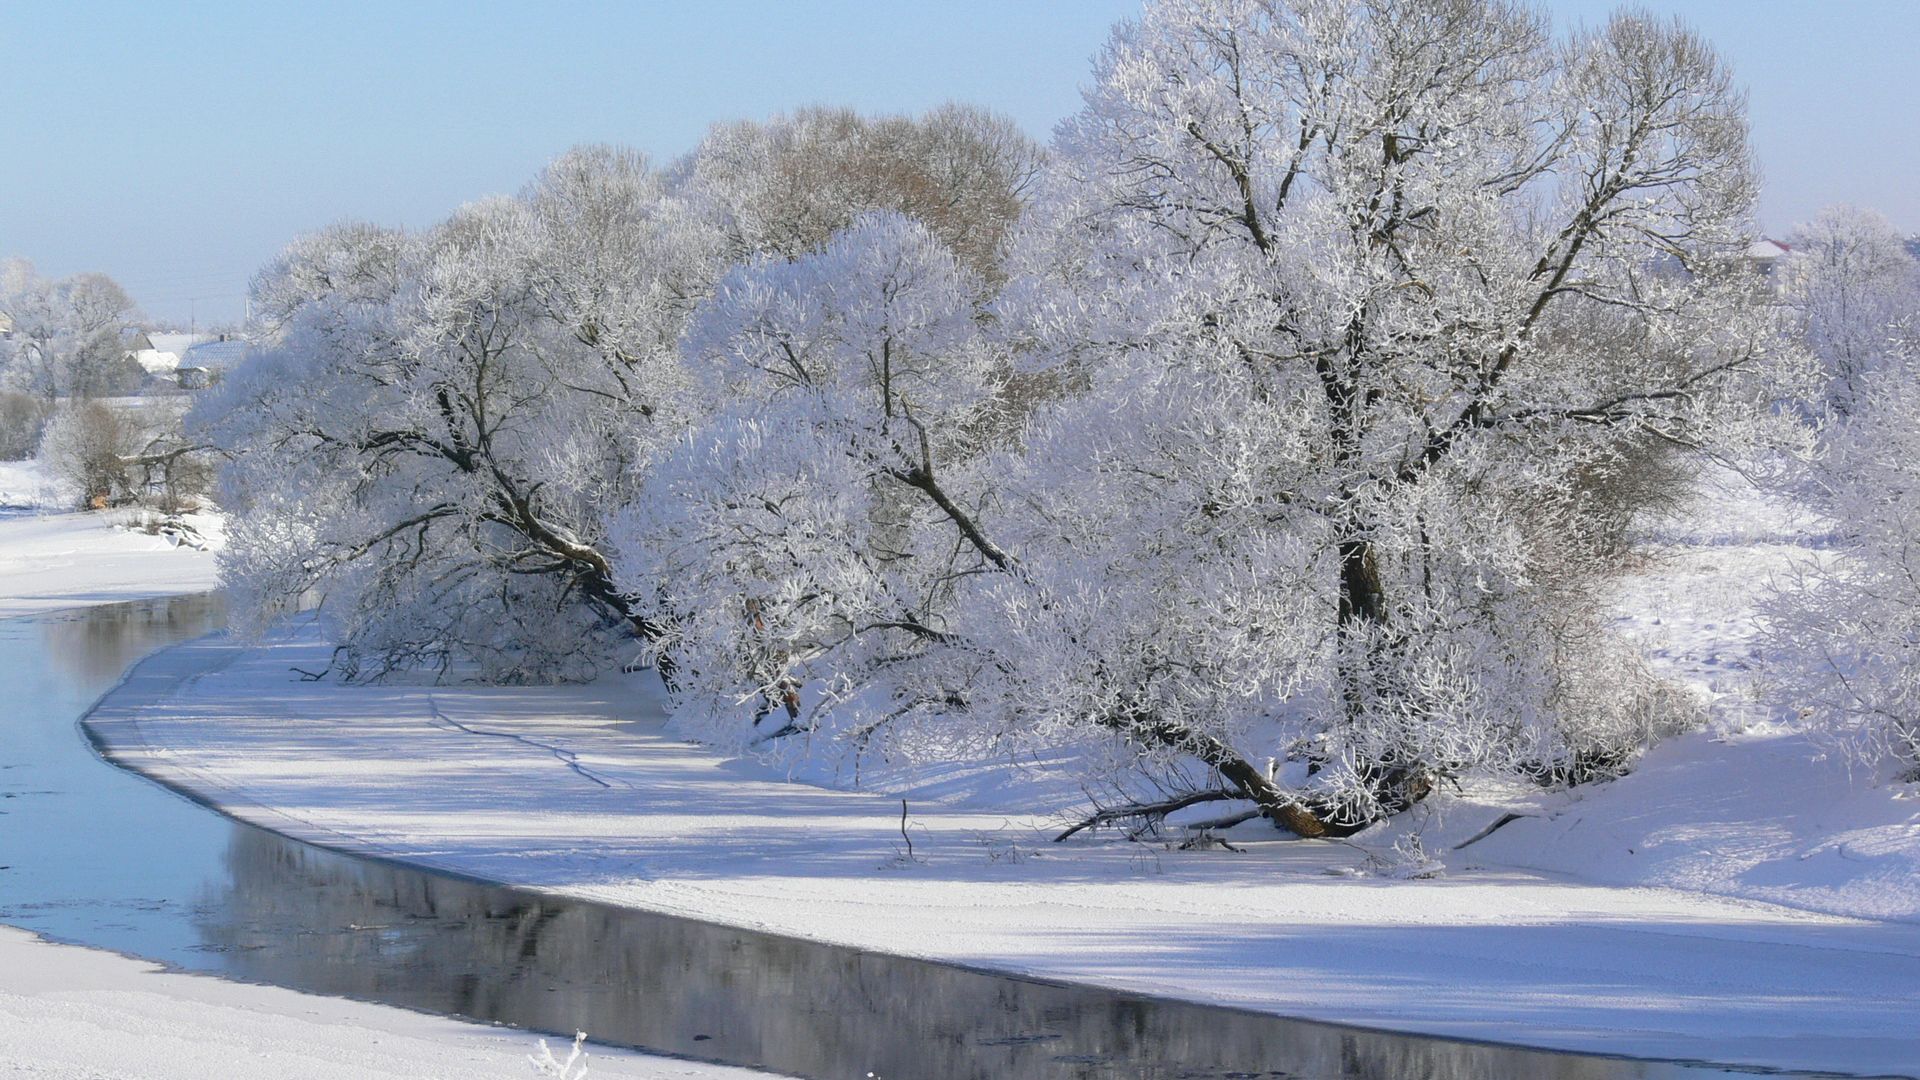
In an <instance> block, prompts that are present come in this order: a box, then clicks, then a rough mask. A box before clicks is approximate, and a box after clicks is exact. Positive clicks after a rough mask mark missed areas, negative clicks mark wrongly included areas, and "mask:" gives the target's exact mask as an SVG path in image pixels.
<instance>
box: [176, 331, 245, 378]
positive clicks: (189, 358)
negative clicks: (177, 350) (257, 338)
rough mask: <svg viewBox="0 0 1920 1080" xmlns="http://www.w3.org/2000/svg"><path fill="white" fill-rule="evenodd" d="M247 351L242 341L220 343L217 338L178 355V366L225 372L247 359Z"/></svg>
mask: <svg viewBox="0 0 1920 1080" xmlns="http://www.w3.org/2000/svg"><path fill="white" fill-rule="evenodd" d="M247 349H248V345H247V343H246V342H244V341H221V340H219V339H218V338H216V339H214V340H212V341H203V342H201V343H199V344H198V345H195V346H193V347H192V348H190V349H188V350H187V351H186V352H184V353H182V354H180V366H181V367H183V368H201V369H203V370H206V371H227V370H230V369H232V368H233V367H234V366H235V365H237V364H239V363H240V362H241V361H243V360H245V359H246V358H247Z"/></svg>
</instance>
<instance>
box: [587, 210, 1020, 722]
mask: <svg viewBox="0 0 1920 1080" xmlns="http://www.w3.org/2000/svg"><path fill="white" fill-rule="evenodd" d="M979 293H980V286H979V283H978V281H977V280H975V278H974V276H973V275H972V274H970V273H969V272H968V271H967V270H966V269H965V268H964V267H963V266H962V265H961V263H960V262H959V260H958V259H957V257H956V256H955V255H954V254H953V253H952V252H950V251H949V250H948V249H947V248H946V247H945V246H944V245H942V244H941V243H940V241H939V240H938V239H937V238H936V237H935V236H933V235H932V233H931V232H929V231H928V230H927V229H926V228H925V227H924V226H922V225H920V224H918V223H917V222H914V221H912V220H910V219H908V218H905V217H902V216H900V215H898V214H891V213H878V214H870V215H867V216H865V217H862V218H860V219H858V220H857V221H856V222H855V224H854V225H853V226H852V227H851V228H849V229H847V230H846V231H844V232H842V233H840V234H839V235H837V236H836V237H834V238H833V239H832V240H831V241H830V242H829V243H827V244H826V246H825V247H824V248H822V249H821V250H819V251H816V252H813V253H811V254H807V255H803V256H801V257H800V258H798V259H794V260H788V259H785V258H783V257H781V256H779V255H769V256H763V257H761V258H758V259H755V260H753V261H751V262H749V263H746V264H744V265H742V266H740V267H737V268H736V269H735V270H734V271H732V272H731V273H729V274H728V275H727V276H726V277H725V278H724V279H723V280H722V281H721V283H720V286H719V288H718V290H717V292H716V294H715V296H714V298H713V299H712V300H711V301H710V302H709V303H708V304H707V305H706V306H705V307H703V308H702V309H701V312H700V314H699V315H698V316H697V317H696V319H695V320H694V323H693V326H692V328H691V329H690V331H689V333H688V335H687V338H686V341H685V344H684V346H683V348H684V350H685V352H686V355H687V356H688V358H689V360H690V362H692V363H693V364H695V365H696V366H697V367H698V368H699V370H700V371H701V372H702V373H703V375H704V377H705V379H706V381H707V383H708V387H709V391H708V392H709V394H710V395H711V396H712V397H714V398H716V399H718V400H722V401H724V402H726V405H725V407H724V408H723V409H722V410H721V411H720V412H719V413H718V414H717V415H716V416H715V417H714V418H713V419H712V420H711V422H709V423H707V424H706V425H704V426H702V427H701V428H700V429H699V430H698V431H696V432H695V433H693V434H692V435H691V436H690V437H689V438H688V439H687V440H686V441H685V442H684V443H683V444H682V445H681V446H680V447H679V449H678V450H677V451H676V452H675V453H674V454H673V455H672V456H670V457H669V458H667V459H666V460H665V461H663V462H662V463H661V464H660V465H659V467H658V469H657V471H656V473H655V474H654V476H653V477H652V478H651V479H650V481H649V483H648V484H647V485H646V487H645V490H644V493H643V497H642V499H641V500H640V501H639V502H638V503H637V505H635V506H634V507H632V508H630V509H629V510H628V511H627V512H626V513H624V514H623V515H622V517H621V520H620V522H619V524H618V525H617V526H616V528H615V533H616V536H617V538H618V543H619V548H620V552H621V554H622V556H623V558H622V566H623V570H624V573H625V575H626V579H625V584H626V586H627V588H628V589H629V591H632V592H635V593H639V592H641V591H643V589H644V588H645V587H646V586H647V583H657V591H656V592H655V593H653V594H652V595H654V596H655V598H656V602H657V603H658V604H659V605H660V607H659V610H658V613H657V614H656V615H655V616H654V617H656V618H657V619H659V620H660V621H661V622H662V623H670V624H672V625H673V627H674V630H673V632H672V633H671V634H670V635H669V637H668V638H667V639H666V640H664V641H663V642H662V643H661V645H662V647H664V648H668V649H671V650H672V654H673V656H674V659H675V661H676V665H677V667H678V668H679V670H680V675H679V676H678V679H677V682H678V685H677V687H676V689H677V690H678V692H679V694H680V696H681V698H682V701H683V704H684V706H685V707H684V709H683V712H684V713H685V714H686V715H687V716H688V717H689V718H690V719H691V721H692V722H694V723H696V724H698V726H699V729H700V731H701V733H702V734H705V735H707V736H708V737H710V738H717V739H721V740H728V741H731V740H735V739H737V738H739V737H740V736H741V735H742V734H743V730H742V728H741V726H740V724H739V721H740V719H741V718H742V717H743V715H746V714H748V713H749V712H750V713H751V715H752V718H753V725H751V727H750V728H749V729H748V731H747V733H750V734H755V735H759V736H770V735H773V734H777V733H787V732H790V731H792V730H796V729H797V727H798V726H799V725H798V723H797V722H798V721H800V715H799V712H800V701H799V697H798V691H799V688H800V686H801V685H802V684H803V683H807V682H813V683H816V684H821V685H822V688H823V689H824V690H825V693H826V701H827V702H828V703H829V704H830V705H831V706H832V707H833V709H834V712H835V716H836V722H837V723H839V724H840V725H841V726H843V727H844V728H847V729H849V730H854V731H859V730H861V729H863V728H864V729H869V730H870V729H871V728H872V727H873V726H874V725H875V724H876V723H877V722H879V721H880V720H881V719H883V718H884V717H885V716H887V715H890V714H892V713H896V712H900V711H903V710H906V709H909V708H911V707H913V706H914V705H916V704H921V703H922V702H921V699H922V698H925V697H928V696H931V697H932V698H935V699H939V700H942V701H944V700H945V699H947V698H949V697H951V696H952V695H955V694H958V693H960V692H961V691H962V687H961V685H960V684H958V683H955V682H952V681H944V682H943V681H942V676H943V673H942V672H940V671H928V670H925V665H924V663H922V662H921V661H922V660H923V657H922V655H921V654H922V653H923V652H924V647H925V646H927V645H928V644H938V643H941V642H942V641H943V640H944V638H945V636H946V635H945V634H944V632H943V630H942V629H941V627H942V626H943V625H945V623H946V621H947V619H948V617H949V616H948V609H949V607H950V605H951V603H952V595H953V593H954V590H955V589H956V588H958V587H959V586H960V583H961V581H962V579H964V578H965V577H966V576H968V575H970V574H976V573H979V572H980V571H981V570H982V568H983V565H984V566H985V567H986V568H988V569H992V568H995V567H997V566H1000V565H1004V564H1005V562H1006V556H1005V554H1004V553H1002V552H999V551H997V550H995V549H994V548H992V546H991V544H990V543H989V542H987V541H985V539H984V537H982V535H981V534H980V533H979V532H978V530H977V528H976V527H975V526H974V524H973V521H972V517H971V515H972V514H973V513H974V512H975V511H976V509H977V508H976V507H975V506H974V505H972V504H971V503H969V502H966V501H963V497H962V496H960V495H959V494H957V493H956V491H957V489H950V488H949V487H948V479H949V478H948V472H949V470H950V469H964V468H965V467H966V466H967V464H968V463H969V462H971V461H973V460H974V459H976V458H977V456H978V454H977V450H978V446H977V439H975V438H974V436H973V430H974V428H973V425H972V424H971V423H970V421H971V420H972V419H973V418H974V417H975V416H976V415H977V414H978V412H979V410H981V409H982V408H983V407H984V406H985V405H986V404H987V403H988V402H989V401H991V399H992V398H993V395H994V392H995V389H996V387H997V384H998V381H999V380H998V377H999V375H1000V374H1001V373H1004V371H1005V364H1004V362H1002V361H999V360H998V358H997V356H996V354H995V352H994V350H993V349H992V348H991V347H990V346H989V345H988V344H987V342H986V341H985V340H984V339H983V337H982V335H981V333H980V329H979V319H980V312H979V309H978V297H979ZM916 672H918V674H917V675H916ZM746 702H752V703H753V704H752V705H751V706H750V707H749V708H745V709H743V707H742V706H743V703H746ZM874 710H878V714H875V713H874ZM770 715H778V716H779V719H780V720H782V721H783V723H780V724H776V725H774V726H772V727H771V728H767V729H765V730H761V729H760V725H761V723H762V721H764V720H765V719H766V718H767V717H769V716H770ZM808 724H811V720H809V721H808Z"/></svg>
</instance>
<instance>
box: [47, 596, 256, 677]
mask: <svg viewBox="0 0 1920 1080" xmlns="http://www.w3.org/2000/svg"><path fill="white" fill-rule="evenodd" d="M34 621H35V623H36V624H38V625H39V627H40V636H41V639H42V641H43V642H44V643H45V655H46V656H47V658H48V662H49V663H50V664H51V665H52V666H53V667H54V668H55V669H56V670H59V671H61V672H64V673H66V674H67V675H68V676H69V677H71V678H72V679H73V680H74V681H76V682H78V683H80V684H81V685H86V686H91V685H96V684H101V683H106V682H110V681H112V680H113V679H114V678H116V677H118V676H119V674H120V673H121V672H122V671H124V670H126V668H127V666H128V665H129V664H132V663H133V662H134V661H136V660H138V659H140V658H141V657H142V656H144V655H146V654H147V653H149V652H151V651H153V650H154V649H157V648H159V647H161V646H163V645H171V644H173V643H174V642H176V641H182V640H185V639H186V638H190V637H198V636H199V635H201V634H205V633H209V632H211V631H213V630H217V629H219V628H220V627H221V626H224V625H226V605H225V602H224V601H223V599H222V598H221V597H220V596H219V595H218V594H214V593H199V594H195V595H192V596H175V597H168V598H165V599H160V600H134V601H130V602H128V603H121V604H102V605H100V606H99V607H93V608H88V609H87V610H85V611H79V612H72V613H69V614H64V615H55V616H46V617H40V618H36V619H35V620H34Z"/></svg>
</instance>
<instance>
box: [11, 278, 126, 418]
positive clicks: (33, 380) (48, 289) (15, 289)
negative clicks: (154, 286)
mask: <svg viewBox="0 0 1920 1080" xmlns="http://www.w3.org/2000/svg"><path fill="white" fill-rule="evenodd" d="M0 312H4V313H5V314H6V315H7V316H8V319H9V322H10V323H11V325H12V332H11V333H10V334H9V335H8V336H7V337H6V338H5V339H0V385H4V387H5V388H7V389H11V390H16V391H20V392H23V393H28V394H33V395H36V396H38V397H40V398H42V399H43V400H45V401H53V400H54V399H56V398H60V397H82V398H84V397H99V396H104V395H109V394H116V393H124V392H126V391H128V390H131V389H133V388H135V387H137V386H138V385H139V384H140V381H141V377H142V375H143V372H142V371H141V370H140V366H139V365H138V364H135V363H134V362H133V361H132V360H130V359H128V357H127V352H126V348H125V346H124V345H123V344H122V343H121V340H120V333H121V330H122V329H123V328H125V327H126V326H128V325H130V324H131V323H132V322H134V321H135V320H136V319H137V317H138V316H137V313H136V311H135V307H134V303H133V300H132V299H131V298H129V297H128V296H127V293H126V290H124V289H122V288H121V287H120V286H119V284H118V283H116V282H115V281H114V280H113V279H112V278H110V277H108V276H106V275H105V274H96V273H83V274H75V275H74V276H72V277H70V278H65V279H62V280H59V281H54V280H50V279H48V278H44V277H42V276H40V275H39V274H38V273H37V272H35V270H34V269H33V265H32V264H31V263H29V262H27V261H26V260H24V259H11V260H8V262H7V263H6V265H5V266H4V268H0Z"/></svg>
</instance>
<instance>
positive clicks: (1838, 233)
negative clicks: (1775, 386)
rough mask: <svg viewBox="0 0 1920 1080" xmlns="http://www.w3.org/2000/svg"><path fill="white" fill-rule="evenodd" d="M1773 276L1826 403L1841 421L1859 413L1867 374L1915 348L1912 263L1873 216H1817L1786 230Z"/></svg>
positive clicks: (1919, 274) (1918, 334)
mask: <svg viewBox="0 0 1920 1080" xmlns="http://www.w3.org/2000/svg"><path fill="white" fill-rule="evenodd" d="M1779 278H1780V281H1779V285H1780V291H1781V295H1782V296H1783V297H1784V298H1785V299H1786V301H1787V302H1788V303H1789V304H1791V305H1793V306H1794V308H1795V309H1796V310H1798V311H1799V312H1800V313H1801V316H1802V317H1803V319H1804V320H1805V329H1806V334H1807V343H1808V345H1809V346H1810V347H1811V348H1812V349H1813V352H1814V355H1816V356H1817V357H1819V359H1820V361H1821V362H1822V364H1823V365H1825V367H1826V376H1827V383H1828V385H1827V389H1826V404H1827V405H1828V406H1829V407H1830V408H1832V409H1833V410H1834V411H1835V412H1836V413H1838V414H1840V415H1841V416H1846V415H1850V414H1851V413H1853V412H1854V411H1856V410H1857V409H1858V408H1860V407H1861V404H1862V401H1861V396H1862V393H1863V391H1864V388H1865V380H1866V379H1867V378H1868V376H1870V375H1872V374H1873V373H1875V372H1878V371H1880V370H1882V369H1884V368H1886V367H1888V366H1889V365H1890V364H1893V363H1895V362H1896V361H1899V360H1902V359H1903V358H1904V357H1906V356H1907V355H1908V354H1909V353H1910V352H1911V351H1912V347H1913V345H1914V344H1915V343H1917V342H1920V265H1916V264H1915V262H1914V259H1913V256H1912V255H1910V254H1908V252H1907V246H1906V243H1905V240H1904V238H1903V237H1901V235H1900V234H1899V232H1898V231H1896V230H1895V229H1894V227H1893V225H1892V224H1891V223H1890V222H1888V221H1887V219H1886V218H1885V217H1882V216H1881V215H1880V214H1879V213H1877V212H1875V211H1872V210H1865V209H1861V208H1860V207H1855V206H1830V207H1828V208H1826V209H1824V210H1822V211H1821V212H1820V213H1819V215H1818V216H1816V217H1815V218H1814V220H1813V221H1812V222H1810V223H1808V224H1806V225H1802V226H1800V227H1799V228H1797V229H1795V230H1794V231H1793V234H1792V240H1791V251H1790V252H1789V253H1788V254H1787V256H1786V257H1785V258H1784V259H1782V260H1781V268H1780V271H1779Z"/></svg>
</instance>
